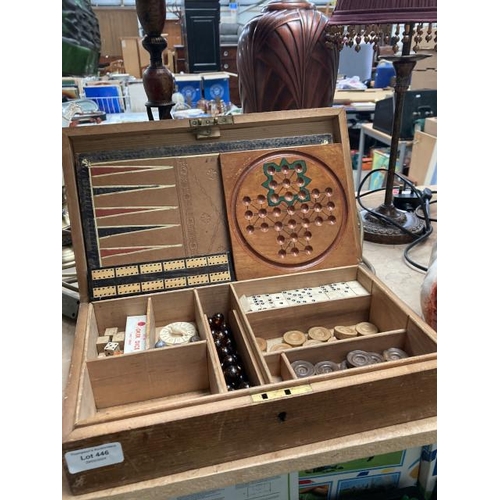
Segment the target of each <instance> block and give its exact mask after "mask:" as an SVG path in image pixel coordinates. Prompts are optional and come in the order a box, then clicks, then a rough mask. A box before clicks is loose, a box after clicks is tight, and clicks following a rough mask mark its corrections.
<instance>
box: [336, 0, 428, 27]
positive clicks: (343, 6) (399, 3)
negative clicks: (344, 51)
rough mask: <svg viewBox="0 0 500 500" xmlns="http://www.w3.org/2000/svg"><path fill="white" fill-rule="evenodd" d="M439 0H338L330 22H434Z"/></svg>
mask: <svg viewBox="0 0 500 500" xmlns="http://www.w3.org/2000/svg"><path fill="white" fill-rule="evenodd" d="M436 21H437V0H338V1H337V5H336V6H335V10H334V11H333V14H332V16H331V17H330V21H329V23H328V24H330V25H344V26H346V25H353V24H396V23H410V22H414V23H434V22H436Z"/></svg>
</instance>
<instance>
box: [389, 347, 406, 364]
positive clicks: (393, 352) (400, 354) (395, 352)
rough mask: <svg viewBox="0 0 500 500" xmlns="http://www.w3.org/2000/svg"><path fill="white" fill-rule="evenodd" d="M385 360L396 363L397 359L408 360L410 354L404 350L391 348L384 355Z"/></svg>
mask: <svg viewBox="0 0 500 500" xmlns="http://www.w3.org/2000/svg"><path fill="white" fill-rule="evenodd" d="M383 355H384V359H385V360H386V361H394V360H396V359H403V358H408V354H407V353H406V352H404V351H403V350H402V349H399V348H397V347H389V349H386V350H385V351H384V353H383Z"/></svg>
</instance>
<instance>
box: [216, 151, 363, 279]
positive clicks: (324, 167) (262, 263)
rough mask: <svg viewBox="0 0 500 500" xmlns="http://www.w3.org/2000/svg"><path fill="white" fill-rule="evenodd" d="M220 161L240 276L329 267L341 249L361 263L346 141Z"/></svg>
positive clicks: (224, 156)
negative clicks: (355, 250) (349, 196)
mask: <svg viewBox="0 0 500 500" xmlns="http://www.w3.org/2000/svg"><path fill="white" fill-rule="evenodd" d="M220 162H221V169H222V177H223V181H224V192H225V196H226V209H227V217H228V222H229V230H230V234H231V243H232V252H233V259H234V265H235V270H236V277H237V278H238V279H248V278H253V277H255V272H256V269H258V274H259V276H275V275H278V274H289V273H290V272H294V271H301V270H304V269H308V268H315V269H324V268H328V267H332V266H333V265H335V263H336V262H338V261H339V255H342V256H343V258H345V262H346V263H355V262H356V260H355V259H356V256H355V255H353V253H352V248H353V246H354V242H355V240H354V232H355V225H356V214H355V213H354V211H352V210H350V207H349V204H348V202H347V197H346V193H347V192H348V184H347V178H346V176H347V175H348V172H347V170H346V169H344V168H338V167H339V166H340V165H343V162H344V156H343V150H342V145H341V144H324V145H316V146H304V147H301V148H300V147H299V148H287V149H283V150H276V149H273V150H267V151H262V150H261V151H246V152H241V153H224V154H221V156H220ZM349 175H350V174H349ZM349 261H350V262H349Z"/></svg>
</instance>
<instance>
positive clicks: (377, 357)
mask: <svg viewBox="0 0 500 500" xmlns="http://www.w3.org/2000/svg"><path fill="white" fill-rule="evenodd" d="M367 354H368V356H370V358H371V360H372V363H383V362H384V361H385V359H384V356H382V354H379V353H378V352H368V353H367Z"/></svg>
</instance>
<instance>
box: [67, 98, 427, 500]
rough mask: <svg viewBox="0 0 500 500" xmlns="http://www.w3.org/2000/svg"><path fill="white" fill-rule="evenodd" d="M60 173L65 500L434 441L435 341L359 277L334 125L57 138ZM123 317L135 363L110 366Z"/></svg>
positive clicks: (324, 120)
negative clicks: (68, 305)
mask: <svg viewBox="0 0 500 500" xmlns="http://www.w3.org/2000/svg"><path fill="white" fill-rule="evenodd" d="M63 169H64V178H65V184H66V188H67V196H68V204H69V212H70V219H71V230H72V239H73V244H74V251H75V258H76V265H77V274H78V284H79V289H80V301H81V304H80V310H79V314H78V321H77V326H76V332H75V341H74V348H73V354H72V363H71V367H70V373H69V377H68V384H67V388H66V392H65V398H64V406H63V439H62V467H63V480H64V482H66V483H67V485H68V489H69V492H70V493H68V495H69V497H72V496H76V497H79V498H82V499H91V498H92V499H94V498H105V497H107V498H114V499H118V498H120V499H125V498H128V499H131V498H139V497H140V498H143V499H147V498H168V497H174V496H177V495H183V494H188V493H193V492H197V491H201V490H205V489H207V488H208V487H210V485H214V484H215V485H216V486H217V487H219V486H221V485H223V484H230V482H233V483H238V482H243V481H244V480H248V479H252V478H255V477H256V476H255V474H259V475H260V477H266V474H267V475H271V474H274V473H275V472H276V471H277V470H281V471H285V470H286V469H285V467H287V466H290V467H294V466H295V465H296V466H297V467H303V466H304V464H305V463H306V462H307V464H308V465H309V466H318V465H324V464H325V463H334V462H335V458H334V455H333V456H332V455H331V452H332V450H333V451H334V450H338V449H342V446H346V447H347V446H351V447H352V448H353V449H354V448H355V447H356V446H359V441H356V440H357V439H372V440H373V441H374V442H375V441H377V440H378V441H380V440H382V438H380V436H382V435H383V434H384V433H385V435H386V436H390V435H391V432H395V431H394V429H396V428H397V429H398V430H397V432H400V433H401V432H402V433H403V435H406V436H411V435H412V434H413V433H418V432H420V431H418V430H415V429H418V428H420V429H425V431H422V432H424V433H425V432H426V433H427V435H428V436H432V437H430V438H429V442H431V441H432V440H433V439H435V435H434V433H435V417H436V413H437V410H436V408H437V403H436V394H437V387H436V376H437V340H436V332H435V331H434V330H432V329H431V328H430V327H429V326H428V325H426V324H425V322H424V321H423V320H422V319H421V318H420V317H419V316H418V315H417V314H416V313H415V312H413V311H412V310H411V309H410V308H408V307H407V306H406V305H405V304H404V303H403V302H402V301H401V300H400V299H399V298H398V297H397V296H395V295H394V294H393V293H392V292H391V291H390V290H389V289H388V288H387V287H386V286H385V285H384V284H383V283H382V282H381V281H380V280H379V279H378V278H377V277H376V276H375V275H374V274H373V273H372V272H371V271H370V270H368V269H367V268H366V267H365V266H364V265H363V264H362V259H361V241H360V229H359V225H358V217H357V210H356V204H355V196H354V186H353V174H352V167H351V158H350V151H349V139H348V134H347V125H346V116H345V111H344V110H342V109H335V108H331V109H330V108H322V109H310V110H297V111H281V112H270V113H256V114H246V115H245V114H243V115H236V116H227V117H226V116H224V117H218V118H210V119H193V120H188V119H185V120H165V121H160V122H147V123H130V124H120V125H111V124H109V125H96V126H89V127H81V128H78V127H77V128H67V129H63ZM133 316H139V317H141V319H142V320H143V321H142V331H143V332H144V346H145V348H144V349H142V350H139V351H134V352H127V353H121V354H118V355H116V354H113V352H112V350H111V348H110V347H109V345H108V341H111V343H112V341H113V337H112V334H120V333H123V332H125V331H126V330H127V319H128V318H130V317H133ZM367 323H369V324H370V325H372V326H375V327H376V333H375V332H367V331H364V330H362V329H360V325H362V324H364V325H366V324H367ZM174 325H175V328H177V331H174V330H175V328H174ZM188 325H189V329H190V330H191V334H190V336H189V337H186V338H184V337H183V336H184V335H185V334H186V328H187V326H188ZM356 326H358V329H356V328H355V327H356ZM181 327H182V328H181ZM172 328H174V330H172ZM179 328H181V330H179ZM183 328H184V329H183ZM193 329H194V332H195V333H193V331H192V330H193ZM176 335H177V337H176ZM172 336H173V337H172ZM179 337H182V338H183V340H179ZM117 338H118V337H117ZM172 338H174V340H172ZM103 339H104V340H103ZM228 339H229V340H228ZM159 341H162V342H160V343H158V342H159ZM116 344H119V341H117V342H116ZM228 349H229V351H228ZM104 350H106V354H109V355H106V354H104V355H103V351H104ZM122 350H123V349H122V346H121V345H120V346H119V347H117V351H118V352H120V351H122ZM395 352H397V353H400V354H398V355H397V356H396V355H394V356H392V355H390V354H389V353H395ZM401 353H402V354H401ZM230 355H233V358H231V360H229V361H228V359H227V356H230ZM234 356H236V358H235V357H234ZM384 356H385V357H384ZM235 366H236V368H235ZM325 366H327V368H325ZM311 367H312V368H311ZM419 426H420V427H419ZM387 439H389V440H390V439H393V438H390V437H389V438H387ZM403 441H404V440H403ZM399 442H402V441H399ZM356 443H358V444H356ZM420 444H425V443H420ZM410 445H412V443H411V442H410V441H408V442H407V443H406V446H410ZM403 447H404V446H403ZM375 449H376V448H374V451H375ZM329 453H330V454H329ZM327 457H328V458H327ZM322 461H324V462H323V463H322ZM276 464H279V466H278V467H275V466H276ZM279 467H281V469H280V468H279ZM304 468H305V467H304ZM289 470H292V469H289ZM295 470H298V468H297V469H295ZM255 471H257V472H255ZM213 481H215V483H214V482H213ZM158 495H160V496H158ZM69 497H68V498H69Z"/></svg>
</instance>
